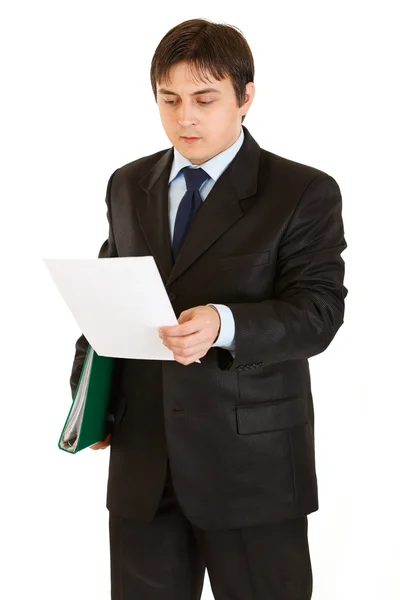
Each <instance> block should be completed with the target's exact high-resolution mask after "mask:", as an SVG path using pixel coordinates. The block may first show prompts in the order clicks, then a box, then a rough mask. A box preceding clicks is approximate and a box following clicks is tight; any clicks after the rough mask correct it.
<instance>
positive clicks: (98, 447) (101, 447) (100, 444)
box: [89, 433, 111, 450]
mask: <svg viewBox="0 0 400 600" xmlns="http://www.w3.org/2000/svg"><path fill="white" fill-rule="evenodd" d="M110 443H111V433H108V434H107V436H106V438H105V439H104V440H103V441H102V442H97V443H96V444H93V446H89V448H91V449H92V450H104V448H107V446H109V445H110Z"/></svg>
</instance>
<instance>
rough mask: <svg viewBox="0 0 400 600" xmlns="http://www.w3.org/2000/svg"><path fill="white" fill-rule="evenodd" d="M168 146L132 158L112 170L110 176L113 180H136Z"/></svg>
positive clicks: (157, 159)
mask: <svg viewBox="0 0 400 600" xmlns="http://www.w3.org/2000/svg"><path fill="white" fill-rule="evenodd" d="M168 150H169V148H166V149H165V150H159V151H158V152H155V153H154V154H149V155H147V156H142V157H140V158H137V159H136V160H133V161H131V162H129V163H127V164H125V165H122V166H121V167H119V168H118V169H116V170H115V171H114V173H113V174H112V175H111V178H112V179H113V180H114V182H124V181H127V180H129V181H130V182H133V181H138V180H139V179H141V178H142V177H143V175H144V174H145V173H146V172H148V171H150V170H151V168H152V167H153V166H154V165H155V164H156V163H157V162H158V161H159V160H160V158H161V157H162V156H163V155H164V154H165V153H166V152H168Z"/></svg>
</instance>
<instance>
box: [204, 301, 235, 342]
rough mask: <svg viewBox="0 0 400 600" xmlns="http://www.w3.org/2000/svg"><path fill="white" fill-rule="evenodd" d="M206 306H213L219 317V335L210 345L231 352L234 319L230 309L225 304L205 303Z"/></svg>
mask: <svg viewBox="0 0 400 600" xmlns="http://www.w3.org/2000/svg"><path fill="white" fill-rule="evenodd" d="M207 306H214V308H216V309H217V311H218V312H219V316H220V319H221V328H220V332H219V336H218V338H217V339H216V340H215V342H214V344H213V345H212V346H211V347H212V348H213V347H215V346H218V347H219V348H225V349H226V350H229V351H230V352H232V353H233V351H234V350H235V320H234V318H233V314H232V311H231V309H230V308H228V306H225V304H207Z"/></svg>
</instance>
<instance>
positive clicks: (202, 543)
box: [109, 463, 313, 600]
mask: <svg viewBox="0 0 400 600" xmlns="http://www.w3.org/2000/svg"><path fill="white" fill-rule="evenodd" d="M109 535H110V567H111V599H112V600H199V599H200V598H201V595H202V590H203V581H204V574H205V569H207V573H208V576H209V580H210V585H211V589H212V593H213V596H214V598H215V600H310V598H311V595H312V585H313V578H312V568H311V561H310V553H309V546H308V521H307V516H304V517H301V518H298V519H293V520H289V521H278V522H274V523H268V524H265V525H259V526H253V527H244V528H241V529H218V530H202V529H199V528H197V527H196V526H194V525H193V524H192V523H191V522H190V521H189V520H188V519H187V517H186V516H185V515H184V513H183V512H182V510H181V508H180V505H179V504H178V502H177V499H176V497H175V494H174V489H173V485H172V479H171V472H170V469H169V463H168V468H167V478H166V483H165V487H164V490H163V495H162V498H161V501H160V504H159V507H158V509H157V512H156V514H155V516H154V518H153V520H152V521H151V522H150V523H137V522H134V521H132V520H129V519H125V518H122V517H120V516H118V515H116V514H114V513H113V512H112V511H110V513H109Z"/></svg>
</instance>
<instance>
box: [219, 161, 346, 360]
mask: <svg viewBox="0 0 400 600" xmlns="http://www.w3.org/2000/svg"><path fill="white" fill-rule="evenodd" d="M341 213H342V197H341V192H340V188H339V186H338V184H337V183H336V181H335V180H334V179H333V177H331V176H330V175H327V174H326V173H322V174H320V175H318V176H317V177H316V178H314V179H313V180H312V181H311V183H310V184H309V185H308V187H307V188H306V190H305V192H304V193H303V194H302V196H301V198H300V200H299V201H298V203H297V206H296V208H295V210H294V212H293V214H292V216H291V219H290V221H289V224H288V225H287V227H286V230H285V232H284V233H283V235H282V238H281V243H280V246H279V249H278V255H277V263H276V273H275V279H274V289H273V293H272V295H271V298H269V299H267V300H263V301H261V302H256V303H246V302H245V303H237V304H227V306H228V307H229V308H230V309H231V310H232V313H233V317H234V320H235V358H234V360H233V361H232V360H229V361H228V360H227V361H226V363H225V365H224V366H223V368H225V369H227V370H231V369H235V368H239V369H240V368H241V367H242V366H244V365H251V366H253V367H254V366H258V365H262V364H264V365H270V364H272V363H278V362H283V361H288V360H296V359H306V358H309V357H311V356H314V355H316V354H319V353H321V352H323V351H324V350H325V349H326V348H327V347H328V346H329V344H330V343H331V341H332V340H333V338H334V336H335V334H336V332H337V331H338V329H339V327H340V326H341V325H342V323H343V319H344V299H345V297H346V296H347V291H348V290H347V289H346V287H345V286H344V285H343V280H344V271H345V269H344V261H343V259H342V258H341V253H342V252H343V250H345V248H346V247H347V243H346V241H345V238H344V230H343V221H342V214H341Z"/></svg>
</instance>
